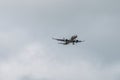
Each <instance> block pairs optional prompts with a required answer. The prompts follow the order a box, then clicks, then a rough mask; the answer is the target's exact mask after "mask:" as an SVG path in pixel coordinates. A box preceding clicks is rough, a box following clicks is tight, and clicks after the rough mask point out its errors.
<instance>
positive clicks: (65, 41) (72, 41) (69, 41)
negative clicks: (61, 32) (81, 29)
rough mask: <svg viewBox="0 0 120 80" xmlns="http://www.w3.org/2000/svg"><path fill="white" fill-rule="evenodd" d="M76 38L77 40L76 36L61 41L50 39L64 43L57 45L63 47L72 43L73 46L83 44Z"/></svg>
mask: <svg viewBox="0 0 120 80" xmlns="http://www.w3.org/2000/svg"><path fill="white" fill-rule="evenodd" d="M76 38H77V35H73V36H72V37H71V38H70V39H65V38H63V39H57V38H52V39H54V40H57V41H61V42H64V43H59V44H63V45H67V44H69V43H72V44H73V45H74V44H75V43H79V42H84V41H81V40H77V39H76Z"/></svg>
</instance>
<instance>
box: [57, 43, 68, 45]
mask: <svg viewBox="0 0 120 80" xmlns="http://www.w3.org/2000/svg"><path fill="white" fill-rule="evenodd" d="M58 44H63V45H67V44H69V43H58Z"/></svg>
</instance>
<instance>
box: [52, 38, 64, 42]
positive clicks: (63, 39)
mask: <svg viewBox="0 0 120 80" xmlns="http://www.w3.org/2000/svg"><path fill="white" fill-rule="evenodd" d="M52 39H54V40H57V41H64V42H65V39H56V38H52Z"/></svg>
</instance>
